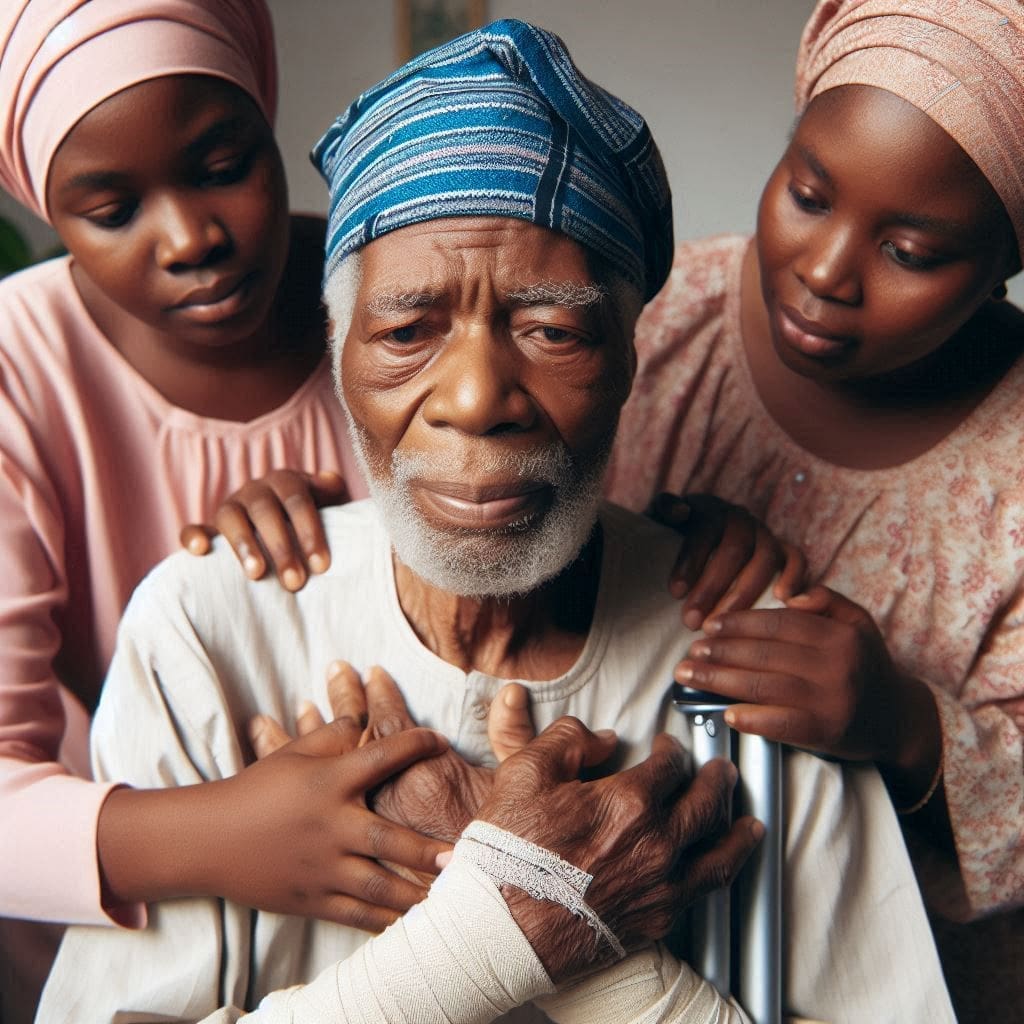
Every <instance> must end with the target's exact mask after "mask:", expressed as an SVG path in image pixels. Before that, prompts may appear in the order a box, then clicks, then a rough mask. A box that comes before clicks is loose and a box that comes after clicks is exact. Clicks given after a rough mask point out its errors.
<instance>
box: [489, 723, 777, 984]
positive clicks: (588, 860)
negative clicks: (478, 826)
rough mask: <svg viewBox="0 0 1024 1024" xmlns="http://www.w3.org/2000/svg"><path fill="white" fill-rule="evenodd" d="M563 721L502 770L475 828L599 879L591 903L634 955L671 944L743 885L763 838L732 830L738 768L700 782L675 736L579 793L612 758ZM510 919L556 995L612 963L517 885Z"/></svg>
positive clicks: (711, 768) (573, 925)
mask: <svg viewBox="0 0 1024 1024" xmlns="http://www.w3.org/2000/svg"><path fill="white" fill-rule="evenodd" d="M615 744H616V740H615V736H614V734H613V733H609V732H601V733H592V732H590V730H588V729H587V728H586V727H585V726H583V725H582V724H581V723H580V722H579V721H578V720H576V719H574V718H561V719H559V720H558V721H557V722H555V723H554V724H552V725H551V726H549V727H548V728H547V729H545V730H544V732H542V733H541V734H540V736H538V737H537V739H535V740H534V741H533V742H531V743H529V744H528V745H527V746H526V747H525V748H524V749H523V750H521V751H520V752H519V753H518V754H515V755H513V756H512V757H510V758H509V759H508V760H507V761H505V762H504V763H503V764H501V765H499V767H498V769H497V772H496V774H495V781H494V787H493V789H492V791H491V794H490V796H489V797H488V799H487V800H486V801H485V802H484V804H483V805H482V806H481V807H480V809H479V811H478V812H477V817H478V818H480V819H482V820H484V821H489V822H492V823H493V824H495V825H498V826H500V827H501V828H504V829H506V830H507V831H509V832H513V833H515V834H517V835H519V836H522V837H523V838H525V839H528V840H530V841H531V842H533V843H536V844H537V845H539V846H543V847H545V848H546V849H548V850H551V851H553V852H555V853H557V854H558V855H559V856H560V857H562V858H563V859H564V860H567V861H569V862H570V863H572V864H575V865H576V866H577V867H579V868H582V869H583V870H584V871H586V872H588V873H589V874H591V875H593V876H594V880H593V882H592V883H591V885H590V887H589V889H588V890H587V896H586V899H587V902H588V903H589V904H590V906H591V907H592V908H593V909H594V910H595V911H596V912H597V914H598V915H599V916H600V917H601V919H602V920H603V921H604V922H605V924H607V925H608V927H609V928H611V930H612V931H613V932H614V933H615V935H616V936H617V937H618V939H619V941H620V942H621V943H622V945H623V946H624V947H625V948H626V949H627V950H634V949H638V948H640V947H642V946H644V945H645V944H647V943H648V942H651V941H653V940H656V939H659V938H661V937H663V936H664V935H665V934H666V933H667V932H668V930H669V928H670V927H671V925H672V923H673V921H674V920H675V918H676V916H677V915H678V914H679V913H680V911H681V910H682V909H683V908H684V907H686V906H687V905H688V904H689V903H691V902H693V901H694V900H696V899H698V898H700V897H701V896H704V895H706V894H707V893H709V892H711V891H712V890H713V889H716V888H719V887H720V886H723V885H727V884H729V883H731V881H732V880H733V879H734V878H735V877H736V875H737V873H738V872H739V869H740V867H741V866H742V864H743V862H744V861H745V860H746V859H747V857H748V856H749V854H750V853H751V851H752V850H753V849H754V847H755V846H756V845H757V843H758V842H759V840H760V838H761V836H762V835H763V832H764V829H763V826H761V824H760V823H759V822H756V821H754V820H753V819H752V818H742V819H740V820H739V821H737V822H736V823H735V824H733V825H731V826H730V814H729V806H730V805H729V795H730V793H731V790H732V787H733V785H734V784H735V781H736V769H735V767H734V766H733V765H732V764H730V763H729V762H727V761H721V760H718V761H710V762H708V763H707V764H705V765H704V766H703V767H702V768H701V770H700V773H699V774H698V775H697V776H696V778H694V779H693V780H692V781H691V777H690V771H689V769H688V763H689V761H688V758H687V756H686V753H685V751H684V750H683V748H682V747H681V746H680V745H679V743H678V742H677V741H675V740H674V739H672V738H671V737H669V736H668V735H666V734H662V735H660V736H658V737H656V738H655V741H654V746H653V752H652V753H651V755H650V757H648V758H647V760H646V761H643V762H642V763H641V764H639V765H636V766H635V767H633V768H630V769H627V770H625V771H622V772H619V773H617V774H615V775H611V776H607V777H604V778H600V779H596V780H594V781H590V782H581V781H580V780H579V774H580V771H581V769H583V768H584V767H590V766H593V765H595V764H599V763H600V762H602V761H603V760H605V759H606V758H607V757H608V756H609V755H610V754H611V752H612V750H613V749H614V748H615ZM503 891H504V893H505V899H506V901H507V902H508V904H509V908H510V909H511V911H512V913H513V916H514V917H515V918H516V921H517V923H518V924H519V926H520V927H521V928H522V929H523V932H524V933H525V934H526V936H527V938H528V939H529V941H530V944H531V945H532V946H533V948H534V950H535V952H536V953H537V955H538V957H539V958H540V960H541V962H542V963H543V964H544V966H545V968H546V969H547V971H548V973H549V975H550V976H551V978H552V980H553V981H554V982H555V983H556V985H558V984H561V983H563V982H565V981H567V980H569V979H570V978H574V977H577V976H579V975H580V974H582V973H589V972H591V971H592V970H595V969H597V968H598V967H600V966H603V965H604V964H606V963H608V962H609V961H610V959H611V956H612V954H611V951H610V950H609V949H606V948H604V945H603V943H601V942H600V940H598V939H597V937H596V935H595V933H594V932H593V931H592V930H591V929H590V928H589V926H588V925H587V924H586V923H584V922H582V921H580V920H579V919H578V918H575V917H573V916H572V915H571V914H570V913H569V912H568V911H566V910H564V909H563V908H561V907H559V906H557V905H556V904H553V903H548V902H545V901H538V900H534V899H532V898H531V897H529V896H527V895H526V894H524V893H522V892H520V891H519V890H518V889H515V888H514V887H512V886H506V887H505V889H504V890H503Z"/></svg>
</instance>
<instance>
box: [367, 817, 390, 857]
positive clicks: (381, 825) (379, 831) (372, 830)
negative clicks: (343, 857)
mask: <svg viewBox="0 0 1024 1024" xmlns="http://www.w3.org/2000/svg"><path fill="white" fill-rule="evenodd" d="M393 838H394V829H393V828H392V827H391V826H390V825H388V824H387V822H384V821H381V820H379V819H377V820H375V821H371V822H370V823H369V824H368V825H367V826H366V843H367V845H368V846H369V848H370V852H371V853H372V854H373V856H374V857H375V858H380V857H383V856H385V855H386V854H387V853H388V852H389V849H390V846H391V842H392V839H393Z"/></svg>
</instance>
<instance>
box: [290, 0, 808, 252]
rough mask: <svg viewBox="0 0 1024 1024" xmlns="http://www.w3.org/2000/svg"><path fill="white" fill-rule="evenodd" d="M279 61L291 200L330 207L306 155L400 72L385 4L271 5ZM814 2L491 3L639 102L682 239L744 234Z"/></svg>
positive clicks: (786, 116) (788, 102)
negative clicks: (359, 99) (369, 92)
mask: <svg viewBox="0 0 1024 1024" xmlns="http://www.w3.org/2000/svg"><path fill="white" fill-rule="evenodd" d="M270 6H271V9H272V10H273V13H274V19H275V25H276V30H277V37H278V51H279V54H280V58H281V67H282V69H283V71H282V79H283V82H282V97H281V110H280V114H279V116H278V122H277V123H278V138H279V139H280V141H281V145H282V148H283V150H284V152H285V153H286V156H287V159H288V169H289V181H290V183H291V189H292V203H293V205H294V206H295V207H297V208H301V209H322V208H323V195H324V190H323V184H322V183H321V181H320V179H319V177H318V176H317V174H316V172H315V171H314V170H313V169H312V167H310V166H308V165H307V162H306V157H305V151H306V150H307V149H308V148H309V146H310V144H311V143H312V142H313V141H314V140H315V139H316V138H317V137H318V136H319V135H320V133H321V132H322V131H323V130H324V129H325V128H326V127H327V126H328V125H329V124H330V121H331V119H332V118H333V117H334V116H335V115H336V114H337V113H339V112H340V111H341V110H342V109H344V107H345V106H346V105H347V104H348V102H349V101H350V100H351V99H352V98H353V97H354V96H355V95H356V94H357V93H358V92H359V91H360V90H362V89H365V88H367V87H368V86H370V85H373V84H374V83H375V82H377V81H378V80H379V79H381V78H383V77H384V75H386V74H387V73H388V72H389V71H390V70H391V69H392V68H393V66H394V64H395V53H394V39H393V36H394V19H393V4H391V3H389V2H387V0H377V2H376V3H365V2H363V0H334V2H331V0H270ZM812 6H813V2H812V0H619V2H593V0H591V2H581V0H490V3H489V5H488V12H489V14H488V16H489V17H493V18H505V17H516V18H525V19H526V20H528V21H533V22H535V23H537V24H538V25H542V26H543V27H545V28H548V29H551V30H552V31H553V32H557V33H558V34H559V35H560V36H561V37H562V38H563V39H564V40H565V42H566V44H567V45H568V47H569V50H570V52H571V53H572V54H573V57H574V59H575V60H576V63H577V64H578V65H579V66H580V68H581V69H582V70H583V72H584V73H585V74H587V75H588V76H589V77H591V78H593V79H594V80H595V81H597V82H599V83H600V84H601V85H603V86H604V87H605V88H607V89H609V90H610V91H611V92H613V93H615V94H616V95H618V96H621V97H622V98H623V99H624V100H626V101H627V102H629V103H631V104H632V105H633V106H635V107H636V108H637V109H638V110H640V112H641V113H642V114H643V115H644V116H645V117H646V118H647V120H648V122H649V123H650V125H651V128H652V130H653V132H654V137H655V139H656V140H657V142H658V145H659V146H660V148H661V151H662V155H663V157H664V159H665V164H666V166H667V168H668V172H669V179H670V181H671V183H672V188H673V192H674V195H675V208H676V233H677V235H678V237H680V238H683V237H696V236H700V235H704V234H709V233H711V232H715V231H741V230H748V229H749V228H750V227H751V226H752V224H753V217H754V210H755V208H756V203H757V197H758V195H759V193H760V188H761V186H762V185H763V183H764V181H765V179H766V178H767V176H768V172H769V171H770V169H771V168H772V166H773V165H774V163H775V161H776V160H777V159H778V156H779V154H780V153H781V151H782V148H783V145H784V141H785V136H786V133H787V132H788V130H789V127H790V124H791V121H792V117H793V107H792V98H791V97H792V78H793V63H794V55H795V52H796V44H797V39H798V38H799V33H800V29H801V27H802V26H803V23H804V21H805V20H806V18H807V15H808V13H809V11H810V10H811V7H812Z"/></svg>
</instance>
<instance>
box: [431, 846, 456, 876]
mask: <svg viewBox="0 0 1024 1024" xmlns="http://www.w3.org/2000/svg"><path fill="white" fill-rule="evenodd" d="M451 862H452V851H451V850H445V852H444V853H439V854H438V855H437V856H436V857H435V858H434V864H435V865H436V866H437V870H438V871H444V869H445V868H446V867H448V865H449V864H451Z"/></svg>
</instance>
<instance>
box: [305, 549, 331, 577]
mask: <svg viewBox="0 0 1024 1024" xmlns="http://www.w3.org/2000/svg"><path fill="white" fill-rule="evenodd" d="M328 564H329V563H328V561H327V559H326V558H324V556H323V555H319V554H318V555H310V556H309V567H310V569H312V570H313V572H316V573H320V572H326V571H327V566H328Z"/></svg>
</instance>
